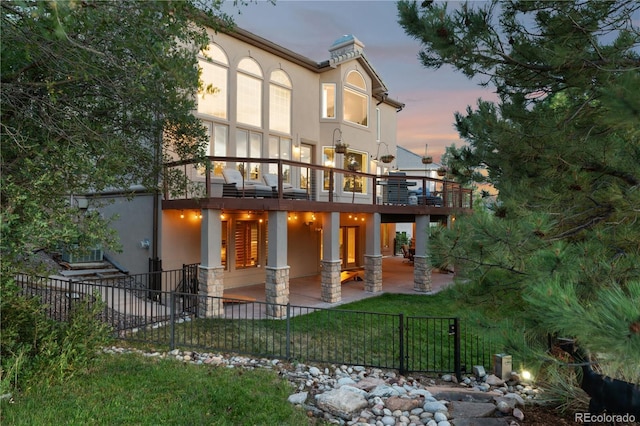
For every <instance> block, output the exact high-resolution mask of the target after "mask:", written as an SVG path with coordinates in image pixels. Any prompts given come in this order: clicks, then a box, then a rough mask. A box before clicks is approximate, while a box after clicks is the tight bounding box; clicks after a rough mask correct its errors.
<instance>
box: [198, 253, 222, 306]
mask: <svg viewBox="0 0 640 426" xmlns="http://www.w3.org/2000/svg"><path fill="white" fill-rule="evenodd" d="M223 277H224V267H223V266H214V267H210V268H208V267H203V266H200V267H199V268H198V281H199V283H198V284H199V287H200V303H199V306H200V307H199V309H198V315H199V316H201V317H206V318H223V317H224V307H223V304H222V295H223V293H224V280H223ZM212 297H218V298H219V299H212Z"/></svg>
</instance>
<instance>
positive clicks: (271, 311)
mask: <svg viewBox="0 0 640 426" xmlns="http://www.w3.org/2000/svg"><path fill="white" fill-rule="evenodd" d="M268 214H269V220H268V222H267V226H268V227H269V249H268V255H267V266H266V268H265V274H266V276H265V293H266V294H265V298H266V301H267V316H270V317H274V318H282V317H283V316H284V315H286V307H285V306H281V305H286V304H287V303H289V269H290V268H289V265H288V264H287V256H288V253H287V247H288V244H287V239H288V229H287V227H288V226H289V225H288V223H287V222H288V220H287V217H288V215H289V214H288V212H285V211H270V212H269V213H268Z"/></svg>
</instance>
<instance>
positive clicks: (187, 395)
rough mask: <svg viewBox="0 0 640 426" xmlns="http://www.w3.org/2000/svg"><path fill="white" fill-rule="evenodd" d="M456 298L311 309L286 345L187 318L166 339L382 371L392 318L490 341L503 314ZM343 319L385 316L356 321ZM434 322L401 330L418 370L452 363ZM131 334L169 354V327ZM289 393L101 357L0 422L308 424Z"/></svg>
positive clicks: (254, 329)
mask: <svg viewBox="0 0 640 426" xmlns="http://www.w3.org/2000/svg"><path fill="white" fill-rule="evenodd" d="M459 295H460V294H459V293H456V290H451V291H443V292H440V293H437V294H435V295H391V294H385V295H382V296H379V297H374V298H369V299H364V300H361V301H358V302H354V303H350V304H347V305H343V306H341V307H340V309H338V310H319V311H317V312H313V313H310V314H308V315H302V316H299V317H295V318H293V319H292V321H291V323H290V325H289V327H290V330H291V331H293V332H294V334H292V336H293V337H292V338H291V340H290V341H289V342H286V338H285V337H286V326H287V324H286V321H282V320H255V321H248V320H229V319H195V320H193V321H189V322H185V323H183V324H180V325H178V326H177V327H176V330H175V339H176V340H175V341H176V346H177V347H178V348H180V349H187V348H189V347H193V348H211V347H216V346H221V347H224V346H226V345H233V346H235V347H240V349H243V350H242V351H240V352H253V353H257V354H259V353H264V354H268V353H275V354H276V355H277V353H278V352H283V351H285V350H286V347H287V343H288V345H289V349H290V350H291V351H292V353H293V354H294V356H293V358H294V359H297V360H300V361H304V362H310V361H313V360H314V359H322V360H325V361H327V360H333V359H335V360H336V362H345V363H349V364H365V365H380V366H383V365H384V364H385V363H386V362H390V361H389V360H390V358H389V357H392V358H393V357H394V354H395V353H396V351H397V349H398V348H397V347H396V346H397V345H395V344H394V345H391V346H390V345H388V344H386V342H388V341H391V342H394V341H396V339H397V337H398V336H397V333H398V322H397V320H396V318H397V316H396V315H397V314H399V313H403V314H404V315H405V316H414V317H424V316H433V317H460V318H461V320H462V324H463V325H465V327H466V328H467V329H468V330H470V331H471V332H472V333H478V334H482V335H483V336H486V335H492V337H494V338H495V339H497V340H500V333H501V331H500V330H501V329H504V325H508V321H510V320H509V319H508V316H507V318H505V319H501V318H500V315H501V313H500V312H496V311H495V310H492V309H491V306H493V305H492V304H473V303H468V301H466V300H465V298H464V297H462V298H460V297H457V296H459ZM492 297H495V296H492ZM353 311H359V312H370V313H373V312H375V313H381V314H386V315H383V316H378V315H359V314H358V315H356V313H355V312H353ZM442 324H444V325H445V326H444V328H443V326H442ZM442 324H440V325H439V326H436V325H434V324H432V323H424V322H416V323H412V324H411V326H410V327H415V328H416V329H417V330H419V333H417V334H415V333H414V334H415V335H418V336H420V338H419V339H416V340H415V341H412V342H410V345H409V349H408V351H409V353H408V355H409V357H410V359H412V360H413V361H414V362H415V363H416V365H418V366H419V367H420V368H423V367H424V366H425V365H427V364H428V365H430V366H435V368H444V367H446V365H447V364H446V363H447V362H449V360H450V359H451V358H452V350H451V346H450V343H451V340H450V336H448V330H447V327H446V324H448V323H442ZM498 326H502V328H500V327H498ZM137 336H138V337H145V338H147V339H154V340H156V341H157V342H159V343H153V344H150V343H146V344H142V343H134V342H128V343H131V344H133V345H135V346H138V347H146V348H150V347H151V345H153V346H154V347H155V349H157V350H167V349H169V337H170V333H169V327H159V328H156V329H146V330H140V332H139V333H138V334H137ZM428 336H431V337H434V336H435V338H436V341H437V339H443V340H442V342H445V344H440V346H439V347H438V345H437V344H436V345H434V344H433V343H432V342H429V341H428V340H426V337H428ZM389 339H390V340H389ZM243 345H244V346H243ZM463 345H469V343H463ZM465 348H466V347H465V346H463V350H464V349H465ZM466 349H470V348H466ZM201 350H202V349H201ZM488 355H489V356H490V354H488ZM277 356H278V355H277ZM278 357H280V358H282V357H281V356H278ZM329 362H331V361H329ZM391 362H395V359H391ZM472 365H475V363H473V364H472ZM391 368H392V367H391ZM429 368H432V367H429ZM425 371H430V370H429V369H428V368H427V369H425ZM294 391H295V390H294V389H293V388H291V386H290V385H289V384H288V383H286V382H285V381H283V380H281V379H280V378H279V377H278V376H277V375H276V374H275V373H274V372H273V371H267V370H244V369H240V368H238V369H229V368H223V367H213V366H209V365H203V366H194V365H191V364H184V363H180V362H176V361H172V360H161V359H157V358H144V357H140V356H135V355H106V354H102V355H100V356H99V359H98V363H97V367H93V368H92V369H91V370H89V371H86V372H83V373H82V374H77V375H75V376H74V377H73V378H71V379H69V380H68V381H66V382H65V383H63V384H59V385H53V386H39V385H37V384H34V385H32V386H31V387H30V388H28V389H24V390H23V391H22V392H21V393H20V394H18V395H15V396H14V400H15V402H14V403H9V402H8V401H6V400H3V401H2V402H1V403H0V404H1V405H0V408H2V413H1V414H0V424H12V425H34V424H37V425H61V424H66V425H76V424H82V425H125V424H126V425H129V424H134V425H157V424H162V425H174V424H175V425H183V424H195V425H199V424H207V425H245V424H246V425H262V424H269V425H303V424H310V422H313V420H310V419H308V418H307V417H306V415H305V413H304V412H302V411H301V410H299V409H296V408H295V407H293V406H292V405H291V404H290V403H288V402H287V397H288V396H289V395H290V394H291V393H293V392H294Z"/></svg>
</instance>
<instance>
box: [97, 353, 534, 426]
mask: <svg viewBox="0 0 640 426" xmlns="http://www.w3.org/2000/svg"><path fill="white" fill-rule="evenodd" d="M104 352H105V353H110V354H120V353H130V352H137V353H139V354H141V355H142V356H146V357H159V358H168V359H175V360H177V361H180V362H188V363H192V364H203V365H213V366H219V367H224V368H247V369H254V368H265V369H272V370H274V371H276V372H277V373H278V374H279V375H280V376H281V377H283V378H284V379H286V380H287V381H289V382H290V383H291V384H292V388H293V392H292V394H291V395H290V396H289V402H290V403H291V404H295V405H298V406H300V407H302V408H303V409H304V410H306V412H307V414H308V415H309V416H310V417H316V418H321V419H323V420H324V421H326V422H329V423H332V424H340V425H357V426H364V425H376V426H392V425H393V426H411V425H415V426H419V425H426V426H449V425H453V426H470V425H482V426H494V425H495V426H497V425H509V426H515V425H521V424H525V423H522V422H523V421H524V418H525V414H524V413H525V411H526V410H525V409H524V407H525V405H527V404H529V405H530V404H532V403H535V402H536V399H537V397H538V394H539V390H538V389H536V388H535V387H533V386H531V385H530V384H525V383H521V381H520V380H519V378H518V376H517V375H512V378H511V380H508V381H504V380H501V379H500V378H498V377H496V376H495V375H486V374H484V375H482V377H475V376H466V377H465V378H464V380H463V381H462V382H461V383H456V380H455V377H453V376H452V375H448V374H446V375H443V376H442V377H440V378H438V379H437V381H436V379H434V378H428V377H422V376H418V375H413V376H403V375H400V374H398V373H397V372H395V371H393V370H382V369H378V368H367V367H362V366H347V365H327V366H316V365H307V364H302V363H289V362H284V361H281V360H278V359H266V358H250V357H245V356H234V355H224V354H213V353H198V352H193V351H181V350H178V349H175V350H172V351H169V352H144V351H140V350H136V349H128V348H119V347H109V348H105V349H104Z"/></svg>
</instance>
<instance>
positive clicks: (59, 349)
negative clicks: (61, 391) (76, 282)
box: [0, 277, 110, 394]
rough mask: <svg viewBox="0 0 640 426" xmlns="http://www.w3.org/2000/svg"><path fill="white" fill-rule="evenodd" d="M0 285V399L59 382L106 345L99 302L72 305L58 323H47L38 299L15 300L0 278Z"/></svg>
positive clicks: (13, 292)
mask: <svg viewBox="0 0 640 426" xmlns="http://www.w3.org/2000/svg"><path fill="white" fill-rule="evenodd" d="M0 286H1V287H0V290H1V296H2V297H1V301H0V312H1V315H2V321H1V326H0V357H1V359H2V361H1V363H0V394H6V393H10V392H11V391H16V390H20V389H23V388H25V387H27V386H30V385H33V384H35V383H40V382H49V383H50V382H55V381H62V380H64V379H65V378H68V377H69V376H71V375H73V374H74V372H76V371H78V370H79V369H82V368H86V367H88V366H90V365H91V362H92V360H93V359H94V358H95V354H96V351H97V350H99V348H100V347H101V346H103V345H105V344H106V343H108V340H109V335H110V333H109V328H108V326H107V325H106V324H104V323H102V322H101V321H100V320H99V319H98V317H97V315H98V314H99V313H100V312H101V311H102V309H103V303H102V302H100V301H99V299H98V301H97V302H92V303H91V302H80V303H78V304H77V305H76V306H75V307H74V308H73V309H72V311H71V314H70V316H69V319H68V321H67V322H64V323H60V322H55V321H52V320H50V319H48V318H47V316H46V314H45V312H44V307H43V305H42V304H41V303H40V300H39V299H38V298H33V297H25V296H23V295H21V294H20V290H19V289H18V287H16V286H15V284H14V283H13V280H11V279H6V278H4V277H3V279H2V281H1V284H0ZM96 297H98V296H97V295H96Z"/></svg>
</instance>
